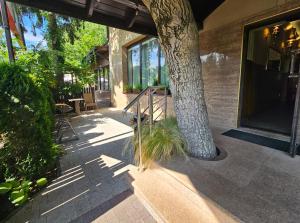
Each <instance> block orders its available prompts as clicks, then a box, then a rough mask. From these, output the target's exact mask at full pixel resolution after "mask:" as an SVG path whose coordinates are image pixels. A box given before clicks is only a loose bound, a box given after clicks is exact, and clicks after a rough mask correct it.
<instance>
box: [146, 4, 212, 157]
mask: <svg viewBox="0 0 300 223" xmlns="http://www.w3.org/2000/svg"><path fill="white" fill-rule="evenodd" d="M143 2H144V4H145V5H146V7H147V8H148V9H149V11H150V14H151V16H152V18H153V20H154V22H155V24H156V28H157V32H158V37H159V41H160V44H161V47H162V49H163V50H164V52H165V56H166V60H167V63H168V67H169V72H170V88H171V92H172V96H173V100H174V110H175V113H176V116H177V121H178V126H179V128H180V130H181V132H182V134H183V135H184V137H185V139H186V140H187V143H188V150H189V153H190V155H192V156H195V157H201V158H206V159H210V158H214V157H215V156H216V148H215V145H214V142H213V138H212V133H211V130H210V128H209V123H208V114H207V109H206V104H205V99H204V86H203V79H202V70H201V60H200V52H199V34H198V28H197V24H196V22H195V19H194V16H193V12H192V9H191V6H190V3H189V1H188V0H143Z"/></svg>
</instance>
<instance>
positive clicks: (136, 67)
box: [131, 45, 140, 88]
mask: <svg viewBox="0 0 300 223" xmlns="http://www.w3.org/2000/svg"><path fill="white" fill-rule="evenodd" d="M131 50H132V57H131V59H132V70H133V80H132V81H133V83H132V86H133V88H135V87H137V86H139V85H140V46H139V45H137V46H134V47H132V48H131Z"/></svg>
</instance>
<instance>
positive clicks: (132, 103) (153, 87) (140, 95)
mask: <svg viewBox="0 0 300 223" xmlns="http://www.w3.org/2000/svg"><path fill="white" fill-rule="evenodd" d="M162 87H164V86H149V87H146V88H145V89H144V90H142V91H141V92H140V93H139V94H138V95H137V96H136V97H135V98H134V99H133V100H132V101H131V102H130V103H129V104H128V105H127V106H126V107H125V108H124V109H123V112H124V113H126V112H127V111H128V110H129V109H130V108H131V107H132V106H133V105H134V104H135V103H137V102H138V101H139V100H140V98H141V97H143V96H144V95H145V93H146V92H147V91H148V90H149V89H151V90H155V91H156V90H157V89H160V88H162Z"/></svg>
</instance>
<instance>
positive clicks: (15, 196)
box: [0, 178, 48, 206]
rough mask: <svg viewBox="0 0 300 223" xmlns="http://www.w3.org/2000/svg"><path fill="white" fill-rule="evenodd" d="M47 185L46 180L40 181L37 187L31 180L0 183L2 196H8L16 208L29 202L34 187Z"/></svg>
mask: <svg viewBox="0 0 300 223" xmlns="http://www.w3.org/2000/svg"><path fill="white" fill-rule="evenodd" d="M47 183H48V181H47V179H46V178H41V179H38V180H37V181H36V184H35V185H33V184H32V182H31V181H29V180H16V179H15V178H10V179H6V181H5V182H3V183H0V196H5V195H6V194H8V198H9V200H10V202H11V203H12V204H13V205H15V206H19V205H22V204H24V203H25V202H26V201H27V200H28V198H29V195H30V192H31V191H32V189H33V188H34V187H35V188H41V187H44V186H45V185H46V184H47Z"/></svg>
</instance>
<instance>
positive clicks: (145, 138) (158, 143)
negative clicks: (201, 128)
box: [126, 117, 186, 167]
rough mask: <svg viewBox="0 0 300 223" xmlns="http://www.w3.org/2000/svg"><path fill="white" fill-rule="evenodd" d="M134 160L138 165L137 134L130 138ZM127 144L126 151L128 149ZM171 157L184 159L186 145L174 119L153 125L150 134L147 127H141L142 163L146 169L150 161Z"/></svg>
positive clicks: (167, 119)
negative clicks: (177, 156)
mask: <svg viewBox="0 0 300 223" xmlns="http://www.w3.org/2000/svg"><path fill="white" fill-rule="evenodd" d="M132 144H133V150H134V159H135V161H136V163H139V147H138V145H139V144H138V137H137V132H136V133H135V134H134V136H133V138H132ZM129 145H130V144H127V146H126V150H128V149H129V148H130V146H129ZM172 155H181V156H185V157H186V143H185V140H184V138H183V136H182V135H181V133H180V131H179V128H178V126H177V120H176V118H174V117H168V118H166V119H165V120H161V121H158V122H157V123H155V124H154V126H153V128H152V132H151V133H150V128H149V125H145V124H144V125H142V162H143V165H144V167H148V166H149V165H150V164H151V162H152V161H161V160H168V159H170V158H171V157H172Z"/></svg>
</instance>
